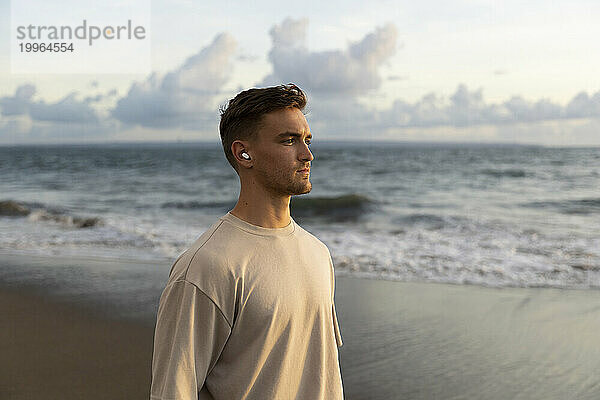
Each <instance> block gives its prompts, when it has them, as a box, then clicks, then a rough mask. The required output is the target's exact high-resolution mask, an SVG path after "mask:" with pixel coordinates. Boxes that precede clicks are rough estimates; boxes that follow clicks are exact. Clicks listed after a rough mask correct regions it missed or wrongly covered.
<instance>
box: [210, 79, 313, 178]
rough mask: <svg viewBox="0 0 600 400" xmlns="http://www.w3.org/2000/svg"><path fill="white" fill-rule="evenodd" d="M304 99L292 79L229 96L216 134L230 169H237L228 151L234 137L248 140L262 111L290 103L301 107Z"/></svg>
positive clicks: (264, 112) (254, 130)
mask: <svg viewBox="0 0 600 400" xmlns="http://www.w3.org/2000/svg"><path fill="white" fill-rule="evenodd" d="M306 102H307V98H306V95H305V94H304V92H303V91H302V90H301V89H300V88H299V87H298V86H296V85H294V84H293V83H288V84H287V85H279V86H272V87H266V88H260V89H257V88H252V89H248V90H244V91H243V92H240V93H238V94H237V95H236V96H235V97H234V98H233V99H231V100H229V102H228V103H227V106H221V107H220V111H221V122H220V123H219V134H220V135H221V143H222V145H223V151H224V152H225V157H226V158H227V161H229V164H231V166H232V167H233V169H235V170H236V172H238V173H239V171H238V169H237V162H236V160H235V157H234V156H233V153H232V152H231V144H232V143H233V142H234V141H235V140H247V139H250V138H251V137H253V136H254V135H255V134H256V132H257V131H258V128H259V127H260V122H261V119H262V117H263V115H264V114H267V113H270V112H272V111H277V110H281V109H284V108H291V107H295V108H298V109H299V110H300V111H303V110H304V107H305V106H306Z"/></svg>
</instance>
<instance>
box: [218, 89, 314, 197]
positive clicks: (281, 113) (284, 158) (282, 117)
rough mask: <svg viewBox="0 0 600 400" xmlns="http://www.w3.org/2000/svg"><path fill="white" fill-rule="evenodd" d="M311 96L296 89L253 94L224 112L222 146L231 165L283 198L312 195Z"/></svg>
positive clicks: (241, 97) (253, 91)
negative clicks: (306, 110) (307, 171)
mask: <svg viewBox="0 0 600 400" xmlns="http://www.w3.org/2000/svg"><path fill="white" fill-rule="evenodd" d="M306 102H307V99H306V95H305V94H304V92H302V90H301V89H300V88H299V87H297V86H296V85H293V84H288V85H280V86H274V87H268V88H263V89H249V90H246V91H243V92H241V93H239V94H238V95H237V96H235V97H234V98H233V99H231V100H230V101H229V103H228V105H227V107H225V108H222V109H221V123H220V125H219V130H220V135H221V143H222V144H223V151H224V152H225V156H226V158H227V161H229V163H230V164H231V166H232V167H233V168H234V169H235V170H236V172H237V173H238V175H239V176H240V179H243V178H244V176H252V178H253V179H254V180H255V181H257V182H259V183H261V184H262V186H264V187H265V189H267V190H269V191H270V192H273V193H276V194H280V195H294V194H302V193H308V192H310V190H311V184H310V181H309V179H308V176H309V175H308V174H305V173H302V172H299V170H301V169H303V168H310V162H311V161H312V160H313V156H312V153H311V152H310V150H309V149H308V145H309V144H310V140H311V138H312V135H311V133H310V129H309V127H308V123H307V122H306V118H305V117H304V114H303V113H302V110H303V109H304V107H305V106H306Z"/></svg>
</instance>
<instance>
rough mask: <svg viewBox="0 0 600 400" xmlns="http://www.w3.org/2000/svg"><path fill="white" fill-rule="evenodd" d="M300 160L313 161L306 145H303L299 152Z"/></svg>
mask: <svg viewBox="0 0 600 400" xmlns="http://www.w3.org/2000/svg"><path fill="white" fill-rule="evenodd" d="M300 159H301V160H308V161H312V160H314V159H315V157H314V156H313V154H312V152H311V151H310V148H309V147H308V145H307V144H306V143H305V144H304V148H303V149H302V151H301V152H300Z"/></svg>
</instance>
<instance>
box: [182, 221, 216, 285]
mask: <svg viewBox="0 0 600 400" xmlns="http://www.w3.org/2000/svg"><path fill="white" fill-rule="evenodd" d="M221 225H223V221H222V220H221V222H219V225H217V226H216V227H215V229H213V231H212V233H211V234H210V236H209V237H208V238H206V240H205V241H204V243H202V244H201V245H200V246H198V248H197V249H196V251H195V252H194V254H193V255H192V256H191V257H190V262H189V263H188V265H187V267H185V275H183V279H185V280H186V281H187V274H188V271H189V270H190V265H192V261H194V257H196V253H198V251H199V250H200V249H201V248H202V246H204V245H205V244H206V243H207V242H208V241H209V240H210V238H211V237H213V235H214V234H215V232H216V231H217V229H219V227H220V226H221ZM190 283H191V282H190Z"/></svg>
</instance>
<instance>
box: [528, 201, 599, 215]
mask: <svg viewBox="0 0 600 400" xmlns="http://www.w3.org/2000/svg"><path fill="white" fill-rule="evenodd" d="M521 206H522V207H527V208H551V209H555V210H557V211H559V212H561V213H563V214H593V213H600V197H599V198H587V199H574V200H562V201H556V200H549V201H532V202H529V203H523V204H521Z"/></svg>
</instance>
